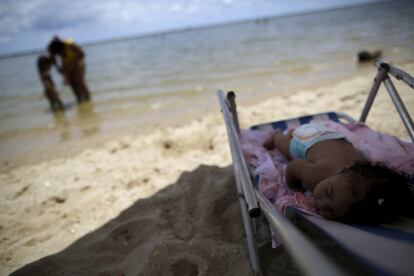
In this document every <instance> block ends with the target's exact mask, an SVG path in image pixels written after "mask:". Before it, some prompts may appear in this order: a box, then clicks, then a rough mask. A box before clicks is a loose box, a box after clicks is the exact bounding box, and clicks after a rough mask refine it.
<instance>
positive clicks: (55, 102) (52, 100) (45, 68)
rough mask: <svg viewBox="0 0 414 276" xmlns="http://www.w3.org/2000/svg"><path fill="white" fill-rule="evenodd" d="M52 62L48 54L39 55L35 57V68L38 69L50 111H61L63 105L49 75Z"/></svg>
mask: <svg viewBox="0 0 414 276" xmlns="http://www.w3.org/2000/svg"><path fill="white" fill-rule="evenodd" d="M52 64H53V61H52V58H51V57H49V56H40V57H39V58H38V59H37V69H38V70H39V76H40V80H41V82H42V84H43V87H44V92H45V96H46V98H47V99H48V101H49V104H50V108H51V109H52V111H53V112H58V111H63V110H64V107H63V104H62V101H61V100H60V98H59V94H58V92H57V91H56V89H55V84H54V83H53V80H52V78H51V76H50V68H51V67H52Z"/></svg>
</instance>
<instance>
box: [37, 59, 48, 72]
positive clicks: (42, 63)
mask: <svg viewBox="0 0 414 276" xmlns="http://www.w3.org/2000/svg"><path fill="white" fill-rule="evenodd" d="M51 65H52V58H51V57H48V56H40V57H39V58H38V59H37V69H38V70H39V72H40V73H43V72H45V71H47V70H49V68H50V66H51Z"/></svg>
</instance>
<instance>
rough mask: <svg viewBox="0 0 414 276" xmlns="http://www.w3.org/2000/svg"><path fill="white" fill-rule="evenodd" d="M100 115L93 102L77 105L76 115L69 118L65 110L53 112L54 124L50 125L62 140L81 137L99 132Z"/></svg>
mask: <svg viewBox="0 0 414 276" xmlns="http://www.w3.org/2000/svg"><path fill="white" fill-rule="evenodd" d="M99 124H100V120H99V115H98V114H97V113H96V112H95V111H94V105H93V103H92V102H85V103H82V104H79V105H76V115H75V117H74V118H69V117H68V116H67V115H66V113H65V112H56V113H53V126H51V127H50V129H51V130H54V131H55V133H57V134H58V135H59V137H60V142H64V141H67V140H70V139H79V138H82V137H88V136H91V135H94V134H97V133H99V128H100V126H99Z"/></svg>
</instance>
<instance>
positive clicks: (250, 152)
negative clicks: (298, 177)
mask: <svg viewBox="0 0 414 276" xmlns="http://www.w3.org/2000/svg"><path fill="white" fill-rule="evenodd" d="M311 123H314V124H318V125H322V126H325V127H328V128H331V129H333V130H336V131H338V132H341V133H343V134H344V135H345V136H346V137H347V138H348V139H349V140H350V141H351V142H352V144H353V146H354V147H355V148H357V149H358V150H359V151H361V152H362V153H363V155H364V156H365V158H367V159H368V160H370V161H373V162H383V163H385V164H386V165H387V166H389V167H390V168H393V169H395V170H397V171H401V172H405V173H407V174H413V173H414V144H413V143H408V142H404V141H402V140H400V139H398V138H396V137H394V136H391V135H388V134H385V133H380V132H376V131H373V130H371V129H370V128H369V127H367V126H366V125H365V124H362V123H358V124H340V123H335V122H332V121H312V122H311ZM272 132H273V131H259V130H255V131H252V130H242V132H241V137H240V141H241V147H242V150H243V153H244V156H245V158H246V161H247V163H248V164H249V167H250V169H251V172H250V173H252V174H253V176H254V177H255V178H256V179H258V180H259V182H258V189H259V190H260V191H261V192H262V193H263V194H264V195H265V196H266V197H267V198H268V199H269V200H270V202H272V203H273V204H274V205H275V207H276V208H277V209H278V210H279V211H280V212H284V211H285V209H286V207H287V206H294V207H296V208H297V209H299V210H301V211H303V212H305V213H308V214H312V215H316V213H315V208H314V206H313V196H312V194H311V193H310V192H305V193H300V192H295V191H293V190H292V189H290V188H289V187H288V186H287V184H286V179H285V169H286V166H287V160H286V158H285V157H284V156H283V155H282V154H281V153H280V152H279V151H278V150H277V149H274V150H272V151H267V150H266V149H265V148H264V147H263V143H264V142H265V141H266V140H267V139H268V138H269V137H270V135H271V134H272Z"/></svg>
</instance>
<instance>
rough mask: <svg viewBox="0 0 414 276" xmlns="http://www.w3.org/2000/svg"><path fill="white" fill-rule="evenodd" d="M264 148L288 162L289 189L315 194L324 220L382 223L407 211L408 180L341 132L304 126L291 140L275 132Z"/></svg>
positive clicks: (290, 133) (316, 204)
mask: <svg viewBox="0 0 414 276" xmlns="http://www.w3.org/2000/svg"><path fill="white" fill-rule="evenodd" d="M264 146H265V148H267V149H269V150H271V149H274V148H275V147H276V148H277V149H278V150H279V151H280V152H281V153H282V154H283V155H284V156H285V157H286V158H287V159H288V160H289V163H288V166H287V169H286V181H287V184H288V186H289V187H290V188H293V189H296V190H303V189H307V190H310V191H313V195H314V199H315V200H314V203H315V208H316V211H317V212H318V213H319V214H320V215H322V216H323V217H325V218H328V219H335V220H341V221H347V222H365V223H369V222H373V223H374V222H375V223H378V222H385V221H388V220H390V219H392V218H393V217H395V216H396V215H398V214H401V213H402V211H403V210H405V209H407V208H409V207H408V204H409V200H410V199H409V194H410V190H409V187H408V183H407V178H406V176H405V175H403V174H400V173H397V172H395V171H393V170H391V169H389V168H387V167H386V166H384V165H382V164H379V163H371V162H369V161H368V160H366V159H365V158H364V156H363V155H362V154H361V153H360V152H359V151H358V150H357V149H355V148H354V147H353V146H352V144H351V143H350V142H349V141H348V140H347V138H346V137H345V136H344V135H343V134H341V133H339V132H335V131H333V130H330V129H328V128H325V127H322V126H318V125H313V124H305V125H302V126H300V127H298V128H297V129H296V130H294V131H290V132H289V133H288V134H287V135H285V134H283V132H281V131H276V132H275V133H274V134H273V135H272V136H271V138H270V139H269V140H267V141H266V142H265V144H264Z"/></svg>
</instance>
